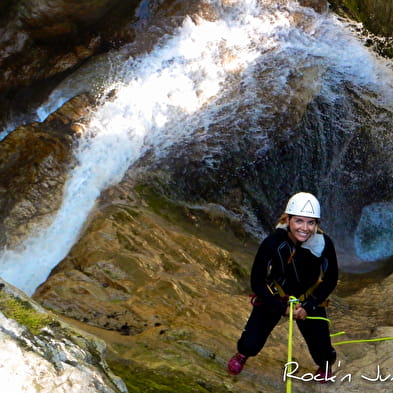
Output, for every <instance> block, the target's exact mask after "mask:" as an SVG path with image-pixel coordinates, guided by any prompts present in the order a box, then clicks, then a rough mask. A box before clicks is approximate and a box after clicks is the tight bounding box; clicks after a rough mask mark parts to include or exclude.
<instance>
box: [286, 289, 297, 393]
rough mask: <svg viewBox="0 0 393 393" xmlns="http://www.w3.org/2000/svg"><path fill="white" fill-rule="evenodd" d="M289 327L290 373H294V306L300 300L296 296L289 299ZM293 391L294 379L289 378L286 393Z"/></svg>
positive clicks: (288, 362) (288, 361)
mask: <svg viewBox="0 0 393 393" xmlns="http://www.w3.org/2000/svg"><path fill="white" fill-rule="evenodd" d="M288 302H289V325H288V358H287V364H288V371H289V373H291V372H292V347H293V305H294V304H295V303H297V302H299V300H297V299H296V298H295V297H294V296H290V297H289V300H288ZM291 391H292V379H291V378H287V383H286V393H291Z"/></svg>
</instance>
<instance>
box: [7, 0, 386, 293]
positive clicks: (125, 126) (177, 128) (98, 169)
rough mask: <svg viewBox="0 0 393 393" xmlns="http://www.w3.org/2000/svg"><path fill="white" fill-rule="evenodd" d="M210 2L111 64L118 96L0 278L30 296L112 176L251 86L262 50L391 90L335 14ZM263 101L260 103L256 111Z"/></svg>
mask: <svg viewBox="0 0 393 393" xmlns="http://www.w3.org/2000/svg"><path fill="white" fill-rule="evenodd" d="M218 3H219V4H218V5H217V13H218V14H219V15H220V17H219V18H218V19H217V20H215V21H207V20H203V19H198V20H196V19H191V18H186V19H185V21H184V23H183V24H182V26H181V27H180V28H178V29H177V30H176V32H175V33H174V34H173V36H170V37H163V39H162V40H161V41H160V43H158V44H157V45H156V47H155V48H154V49H153V50H152V51H151V52H150V53H148V54H145V55H142V56H140V57H138V58H134V57H130V58H129V59H128V60H127V61H125V62H124V64H122V66H121V67H120V65H117V67H116V69H117V70H118V71H117V75H115V76H114V75H111V76H110V80H114V81H115V82H114V83H113V84H112V85H110V86H106V88H107V89H108V90H114V91H115V92H116V94H115V96H114V97H113V98H111V99H109V100H107V101H106V102H103V104H102V105H101V106H100V107H99V108H98V109H97V110H96V113H95V114H94V116H93V117H92V120H91V121H90V122H89V124H86V129H87V132H86V133H85V135H84V136H83V138H82V139H81V140H80V141H79V142H78V145H77V147H76V149H75V157H76V162H77V164H76V165H75V167H74V168H72V169H71V170H70V173H69V177H68V181H67V183H66V186H65V191H64V197H63V203H62V206H61V208H60V209H59V211H58V212H57V214H56V216H55V217H54V218H53V221H52V223H51V225H50V226H49V227H47V228H43V229H42V230H41V232H40V233H38V234H35V235H34V236H32V237H31V238H30V239H28V240H27V241H26V242H24V244H23V245H21V246H20V247H19V248H18V249H15V250H4V251H3V252H2V254H1V257H0V276H1V277H2V278H4V279H5V280H7V281H9V282H10V283H12V284H14V285H15V286H17V287H18V288H20V289H22V290H24V291H25V292H26V293H28V294H31V293H33V292H34V290H35V288H36V287H37V286H38V285H39V284H40V283H42V282H43V281H44V280H45V279H46V277H47V276H48V274H49V272H50V270H51V269H52V268H53V267H55V266H56V265H57V264H58V263H59V262H60V261H61V260H62V259H63V258H64V257H65V256H66V255H67V253H68V252H69V250H70V248H71V247H72V246H73V245H74V243H75V242H76V241H77V239H78V236H79V234H80V231H81V229H82V227H83V225H84V223H85V221H86V219H87V217H88V214H89V213H90V212H91V210H92V209H93V208H94V205H95V203H96V200H97V199H98V198H99V196H100V193H101V192H102V191H103V190H104V189H106V188H107V187H109V186H111V185H113V184H116V183H117V182H119V181H120V180H121V179H122V178H123V176H124V174H125V172H126V171H127V169H128V168H129V167H130V166H131V165H132V164H133V163H135V162H136V161H137V160H138V159H139V158H140V157H141V156H142V155H143V154H144V153H145V152H146V151H147V150H148V149H149V148H151V147H155V148H156V149H158V150H159V149H164V148H165V147H166V146H170V145H171V144H173V143H176V142H178V141H179V140H181V139H182V138H187V137H192V133H193V131H194V130H195V129H196V126H197V124H198V125H200V124H209V122H210V121H211V118H212V117H214V116H215V115H216V113H218V111H219V109H220V108H216V107H215V103H216V102H217V100H218V99H219V98H222V97H225V94H226V92H227V91H228V89H229V88H230V86H228V80H230V78H240V79H243V80H244V81H245V83H250V81H252V80H253V67H254V66H255V64H256V63H258V62H259V63H263V62H264V61H266V67H271V66H270V64H268V61H267V60H266V57H265V56H269V58H271V57H272V56H276V57H285V58H286V59H287V60H288V62H289V63H290V64H291V66H292V67H294V68H296V65H297V62H300V61H311V62H312V63H313V64H318V65H319V67H320V68H321V70H326V73H325V71H322V72H321V75H322V77H321V80H320V81H317V82H318V83H320V84H323V83H324V81H323V78H325V74H329V75H330V76H334V77H335V78H336V83H340V80H350V81H351V82H352V83H354V84H356V85H360V86H362V85H365V86H367V88H368V89H370V87H372V86H375V89H376V90H378V91H379V89H381V87H382V84H383V83H384V84H385V86H384V88H383V91H385V92H387V91H389V89H386V83H390V84H392V81H393V78H392V75H391V70H390V69H389V68H388V67H386V66H385V65H384V64H382V63H381V62H378V61H377V60H376V59H375V57H374V56H373V55H372V54H371V52H369V51H368V50H367V49H365V48H364V46H363V44H362V43H361V42H360V41H359V40H358V39H357V38H356V37H355V36H354V35H353V34H352V33H351V31H350V30H349V29H348V28H347V27H346V26H344V25H343V24H342V23H341V22H340V21H338V20H337V19H336V18H335V17H334V16H332V15H329V14H326V15H319V14H316V13H315V12H314V11H313V10H311V9H305V8H302V7H300V6H299V5H298V4H297V3H296V2H292V1H289V2H288V4H285V5H282V2H279V3H280V4H276V3H277V2H272V4H269V3H268V2H264V3H265V4H264V5H259V2H258V1H256V0H254V1H253V0H243V1H232V2H230V5H227V6H223V5H221V2H218ZM293 10H297V11H299V12H301V13H303V14H305V15H306V16H307V20H308V21H307V24H306V25H301V24H296V23H295V19H294V18H293V14H292V11H293ZM310 59H311V60H310ZM289 71H290V70H288V69H285V68H280V67H277V70H276V72H275V74H274V75H275V79H274V86H275V89H277V91H279V90H280V89H282V88H283V87H284V86H285V84H286V81H287V78H288V74H289ZM108 78H109V76H108ZM390 90H391V89H390ZM67 94H70V92H69V90H67ZM272 94H274V90H273V91H272ZM386 94H389V93H386ZM54 95H55V96H56V103H57V104H56V106H58V105H59V104H58V103H62V102H64V97H62V91H61V90H57V91H56V92H55V93H54ZM391 98H392V97H387V96H383V95H382V94H379V93H378V95H377V98H376V99H378V100H383V101H384V102H386V105H391V102H392V100H391ZM234 99H236V97H235V98H234ZM237 99H239V97H237ZM330 99H332V100H334V99H335V97H334V96H332V97H330ZM389 99H390V101H389ZM268 105H269V103H268V102H267V103H263V105H258V106H256V110H258V111H263V108H264V107H268ZM48 108H50V105H45V107H44V106H43V107H42V108H40V110H39V116H40V118H41V119H42V120H43V119H44V118H45V117H46V116H47V115H48V111H49V110H54V109H55V108H52V109H48ZM258 115H261V114H260V113H259V114H258ZM190 119H191V120H190ZM194 121H195V123H193V122H194Z"/></svg>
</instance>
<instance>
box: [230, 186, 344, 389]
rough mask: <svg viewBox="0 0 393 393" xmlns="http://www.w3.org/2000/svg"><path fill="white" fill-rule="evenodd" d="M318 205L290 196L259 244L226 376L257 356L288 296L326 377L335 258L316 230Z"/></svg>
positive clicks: (307, 196)
mask: <svg viewBox="0 0 393 393" xmlns="http://www.w3.org/2000/svg"><path fill="white" fill-rule="evenodd" d="M319 218H320V205H319V202H318V200H317V199H316V198H315V196H314V195H312V194H309V193H305V192H300V193H297V194H295V195H293V196H292V197H291V198H290V199H289V201H288V204H287V207H286V209H285V214H283V215H282V216H281V218H280V220H279V222H278V224H277V227H276V231H275V232H274V233H273V234H271V235H269V236H268V237H267V238H266V239H265V240H264V241H263V242H262V244H261V245H260V247H259V249H258V252H257V255H256V257H255V260H254V264H253V266H252V270H251V289H252V290H253V292H254V293H255V296H254V297H253V302H252V303H253V309H252V312H251V315H250V317H249V319H248V322H247V324H246V326H245V329H244V330H243V333H242V335H241V337H240V339H239V341H238V343H237V349H238V353H237V354H236V355H235V356H233V357H232V359H230V361H229V363H228V372H229V373H230V374H232V375H237V374H239V373H240V372H241V371H242V369H243V366H244V364H245V362H246V360H247V358H248V357H250V356H256V355H257V354H258V353H259V352H260V351H261V349H262V348H263V346H264V344H265V342H266V340H267V338H268V336H269V335H270V333H271V331H272V330H273V328H274V327H275V326H276V325H277V323H278V322H279V320H280V318H281V316H283V315H288V297H289V296H295V297H296V298H297V299H299V303H298V304H297V305H296V306H295V309H294V312H293V318H294V319H295V320H296V323H297V326H298V327H299V329H300V332H301V333H302V335H303V337H304V339H305V341H306V343H307V346H308V349H309V351H310V354H311V356H312V358H313V359H314V361H315V363H316V364H317V365H318V366H319V368H318V370H317V371H316V373H315V375H318V376H319V377H318V380H320V381H321V382H324V381H327V380H328V378H330V377H331V376H332V375H331V365H332V364H333V363H334V361H335V360H336V352H335V350H334V349H333V347H332V344H331V341H330V332H329V325H328V323H327V321H325V320H322V319H307V316H312V317H323V318H326V309H325V306H326V303H327V297H328V296H329V295H330V293H331V292H332V291H333V289H334V288H335V287H336V285H337V279H338V267H337V257H336V252H335V249H334V245H333V242H332V240H331V239H330V238H329V237H328V236H327V235H326V234H324V233H323V232H322V230H321V229H320V228H319V226H318V223H319Z"/></svg>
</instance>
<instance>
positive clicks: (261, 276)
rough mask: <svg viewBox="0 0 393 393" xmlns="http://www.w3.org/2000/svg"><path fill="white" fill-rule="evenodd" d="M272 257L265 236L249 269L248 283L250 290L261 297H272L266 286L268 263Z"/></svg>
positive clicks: (270, 247)
mask: <svg viewBox="0 0 393 393" xmlns="http://www.w3.org/2000/svg"><path fill="white" fill-rule="evenodd" d="M272 258H273V252H272V246H271V244H270V241H269V238H266V239H265V240H264V241H263V242H262V243H261V245H260V246H259V249H258V252H257V254H256V256H255V259H254V263H253V265H252V269H251V277H250V284H251V289H252V291H253V292H254V293H255V294H256V295H257V296H258V297H259V298H261V299H266V298H267V299H269V298H273V296H272V294H271V293H270V291H269V290H268V288H267V286H266V278H267V272H268V269H269V264H271V261H272Z"/></svg>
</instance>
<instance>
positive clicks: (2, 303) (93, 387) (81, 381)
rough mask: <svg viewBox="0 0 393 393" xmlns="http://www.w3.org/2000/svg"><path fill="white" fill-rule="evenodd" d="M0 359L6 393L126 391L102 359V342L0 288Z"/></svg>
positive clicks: (5, 287)
mask: <svg viewBox="0 0 393 393" xmlns="http://www.w3.org/2000/svg"><path fill="white" fill-rule="evenodd" d="M0 307H1V313H0V340H1V349H0V359H1V372H0V375H1V383H2V389H3V390H4V391H7V392H10V393H11V392H12V393H20V392H29V393H36V392H37V393H38V392H41V393H42V392H47V393H55V392H58V393H60V392H64V391H68V392H75V393H77V392H78V393H80V392H86V393H98V392H100V393H103V392H105V393H120V392H126V391H127V388H126V387H125V385H124V384H123V382H122V381H121V380H120V379H119V378H118V377H116V376H115V375H114V374H113V373H112V371H110V369H109V367H108V365H107V364H106V361H105V359H104V352H105V344H104V342H103V341H100V340H99V339H97V337H93V336H90V335H88V334H87V333H86V332H82V330H78V329H77V328H76V327H75V326H73V327H72V326H71V325H68V324H67V323H65V322H64V321H62V320H60V319H59V318H57V317H56V316H55V315H54V314H52V313H49V312H48V311H46V310H44V309H43V308H42V307H40V306H39V305H38V304H37V303H35V302H34V301H32V300H31V299H30V298H28V297H27V296H26V295H25V294H23V293H22V292H20V291H18V290H17V289H16V288H13V287H12V286H10V285H9V284H7V283H4V282H1V283H0Z"/></svg>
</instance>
